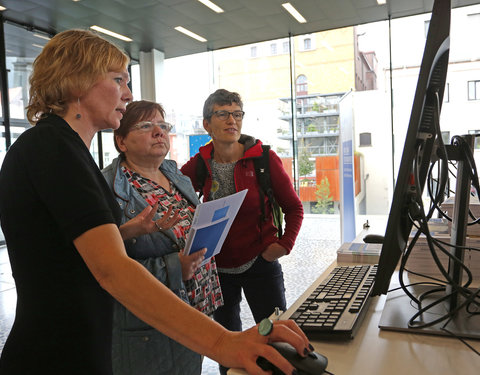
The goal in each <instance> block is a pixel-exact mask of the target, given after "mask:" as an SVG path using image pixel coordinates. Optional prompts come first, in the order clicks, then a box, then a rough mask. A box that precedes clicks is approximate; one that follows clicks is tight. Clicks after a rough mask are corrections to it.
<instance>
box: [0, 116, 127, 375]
mask: <svg viewBox="0 0 480 375" xmlns="http://www.w3.org/2000/svg"><path fill="white" fill-rule="evenodd" d="M119 219H120V212H119V207H118V203H116V201H115V200H114V198H113V195H112V193H111V191H110V189H109V187H108V185H107V184H106V182H105V179H104V178H103V175H102V174H101V172H100V170H99V169H98V167H97V165H96V164H95V161H94V160H93V158H92V156H91V155H90V152H89V150H88V149H87V147H86V146H85V144H84V143H83V141H82V140H81V138H80V137H79V135H78V134H77V133H76V132H75V131H73V130H72V129H71V128H70V126H69V125H68V124H67V123H66V122H65V121H64V120H63V119H61V118H60V117H58V116H53V115H52V116H49V117H48V118H47V119H45V120H41V121H40V122H38V124H37V125H36V126H34V127H33V128H31V129H29V130H27V131H25V132H24V133H23V134H22V135H20V137H19V138H18V140H17V141H16V142H15V143H14V144H13V145H12V147H11V148H10V150H9V151H8V153H7V155H6V157H5V160H4V162H3V166H2V169H1V171H0V222H1V225H2V230H3V233H4V235H5V239H6V242H7V247H8V254H9V257H10V263H11V265H12V271H13V277H14V279H15V283H16V287H17V310H16V316H15V321H14V324H13V327H12V330H11V332H10V335H9V337H8V339H7V342H6V344H5V347H4V348H3V352H2V356H1V358H0V373H1V374H2V375H7V374H22V375H28V374H40V373H42V374H43V373H48V374H51V375H54V374H62V375H65V374H69V375H70V374H89V375H96V374H99V375H100V374H101V375H107V374H111V373H112V369H111V332H112V297H111V296H110V295H109V294H108V293H107V292H106V291H105V290H103V289H102V288H101V287H100V285H99V284H98V282H97V281H96V280H95V278H94V277H93V275H92V274H91V273H90V271H89V270H88V268H87V266H86V265H85V263H84V262H83V259H82V258H81V257H80V255H79V253H78V252H77V250H76V248H75V247H74V245H73V242H72V241H73V240H74V239H75V238H77V237H78V236H79V235H81V234H82V233H84V232H86V231H87V230H89V229H92V228H94V227H96V226H99V225H102V224H107V223H115V224H117V225H118V224H119Z"/></svg>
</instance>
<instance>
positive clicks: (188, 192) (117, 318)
mask: <svg viewBox="0 0 480 375" xmlns="http://www.w3.org/2000/svg"><path fill="white" fill-rule="evenodd" d="M122 160H123V159H122V157H121V156H119V157H118V158H116V159H115V160H113V162H112V164H110V165H109V166H108V167H106V168H105V169H104V170H103V171H102V173H103V175H104V177H105V179H106V180H107V183H108V184H109V186H110V188H111V189H112V191H113V193H114V195H115V198H116V200H117V202H118V204H119V206H120V208H121V209H122V212H123V215H122V221H121V224H123V223H125V222H127V221H128V220H130V219H131V218H133V217H135V216H137V215H138V214H139V213H141V212H142V211H143V209H144V208H145V207H147V204H148V203H147V202H146V201H145V199H144V198H143V197H142V196H141V195H140V194H139V193H138V192H137V190H136V189H135V188H133V187H132V185H131V184H130V182H129V181H128V179H127V178H126V176H125V174H124V173H123V172H122V170H121V165H120V163H121V161H122ZM160 170H161V171H162V173H163V174H164V175H165V176H166V177H167V178H168V179H169V180H170V181H171V182H172V184H173V185H174V186H175V187H176V188H177V190H178V191H180V192H181V193H182V194H183V196H184V197H185V198H186V199H187V200H188V201H189V202H190V203H192V204H193V205H195V206H196V205H197V204H198V203H199V201H198V197H197V195H196V193H195V191H194V190H193V187H192V184H191V182H190V179H189V178H188V177H186V176H184V175H183V174H182V173H181V172H180V171H179V170H178V168H177V164H176V162H175V161H173V160H164V161H163V163H162V165H161V166H160ZM157 219H159V216H158V214H155V217H154V220H157ZM124 243H125V247H126V250H127V254H128V255H129V256H130V257H131V258H133V259H135V260H137V261H138V262H139V263H141V264H143V266H144V267H145V268H147V269H148V270H149V271H150V273H152V274H153V275H154V276H155V277H156V278H157V279H158V280H160V281H161V282H162V283H163V284H165V285H166V286H167V287H168V288H169V289H170V290H172V291H173V292H174V293H175V294H176V295H177V296H179V297H180V298H181V299H182V300H184V301H185V302H187V303H188V298H187V292H186V290H185V286H184V284H183V281H182V268H181V265H180V260H179V257H178V251H179V250H180V249H179V246H178V244H177V241H176V237H175V235H174V233H173V231H172V230H162V231H161V232H154V233H150V234H147V235H142V236H139V237H136V238H130V239H128V240H126V241H124ZM165 308H168V306H166V307H165ZM112 358H113V369H114V374H115V375H132V374H143V375H150V374H152V375H153V374H155V375H161V374H165V375H166V374H169V375H175V374H178V375H180V374H200V373H201V358H200V355H199V354H197V353H194V352H192V351H190V350H189V349H187V348H185V347H184V346H183V345H180V344H179V343H177V342H176V341H174V340H171V339H170V338H168V337H167V336H165V335H163V334H162V333H160V332H158V331H157V330H155V329H154V328H152V327H150V326H149V325H147V324H146V323H144V322H143V321H141V320H140V319H138V318H137V317H136V316H135V315H133V314H132V313H130V312H129V311H128V310H127V309H126V308H125V307H123V305H121V304H120V303H118V302H116V303H115V307H114V321H113V350H112Z"/></svg>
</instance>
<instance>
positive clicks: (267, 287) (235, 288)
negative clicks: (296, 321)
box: [213, 255, 286, 374]
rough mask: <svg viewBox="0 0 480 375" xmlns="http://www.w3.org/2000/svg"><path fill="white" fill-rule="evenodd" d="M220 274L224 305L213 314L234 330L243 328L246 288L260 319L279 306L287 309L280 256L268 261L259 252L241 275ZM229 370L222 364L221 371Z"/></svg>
mask: <svg viewBox="0 0 480 375" xmlns="http://www.w3.org/2000/svg"><path fill="white" fill-rule="evenodd" d="M219 278H220V285H221V287H222V294H223V300H224V305H223V306H222V307H219V308H218V309H217V310H216V311H215V312H214V313H213V318H214V319H215V320H216V321H217V322H218V323H220V324H221V325H222V326H224V327H225V328H227V329H229V330H231V331H241V330H242V321H241V320H240V302H241V300H242V289H243V293H244V294H245V298H246V299H247V303H248V306H249V307H250V310H251V311H252V314H253V318H254V319H255V322H256V323H258V322H260V321H261V320H262V319H263V318H268V317H269V316H270V315H272V313H273V312H274V311H275V307H278V308H280V310H283V311H285V310H286V301H285V285H284V282H283V272H282V266H281V265H280V263H279V262H278V260H276V261H274V262H267V261H266V260H265V259H263V257H262V256H261V255H259V256H258V258H257V259H256V261H255V263H254V264H253V265H252V266H251V267H250V268H249V269H248V270H247V271H245V272H243V273H241V274H238V275H232V274H227V273H222V272H219ZM227 370H228V369H226V368H225V367H223V366H220V373H221V374H226V373H227Z"/></svg>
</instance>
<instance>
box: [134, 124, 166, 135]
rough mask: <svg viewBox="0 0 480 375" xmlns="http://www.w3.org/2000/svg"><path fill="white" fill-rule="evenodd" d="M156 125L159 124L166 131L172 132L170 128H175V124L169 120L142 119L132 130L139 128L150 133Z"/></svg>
mask: <svg viewBox="0 0 480 375" xmlns="http://www.w3.org/2000/svg"><path fill="white" fill-rule="evenodd" d="M155 126H158V127H159V128H160V129H161V130H162V131H163V132H164V133H170V130H172V128H173V125H172V124H169V123H168V122H163V121H162V122H152V121H142V122H139V123H138V124H135V125H133V126H132V128H131V130H138V131H141V132H142V133H148V132H151V131H152V130H153V128H154V127H155Z"/></svg>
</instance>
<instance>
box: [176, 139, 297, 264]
mask: <svg viewBox="0 0 480 375" xmlns="http://www.w3.org/2000/svg"><path fill="white" fill-rule="evenodd" d="M239 142H240V143H243V144H244V145H245V153H244V155H243V157H242V158H241V159H240V160H238V161H237V163H236V165H235V170H234V178H235V189H236V191H237V192H238V191H241V190H243V189H248V192H247V195H246V197H245V200H244V201H243V204H242V206H241V207H240V210H239V211H238V214H237V217H236V218H235V220H234V222H233V224H232V226H231V228H230V232H229V234H228V236H227V238H226V239H225V243H224V244H223V247H222V250H221V252H220V254H218V255H216V256H215V259H216V262H217V265H218V267H221V268H234V267H239V266H241V265H243V264H245V263H247V262H248V261H249V260H251V259H253V258H254V257H256V256H257V255H259V254H261V253H262V252H263V251H264V250H265V249H266V248H267V247H268V246H269V245H270V244H271V243H273V242H277V241H278V242H279V244H280V245H281V246H283V247H284V248H285V249H287V251H288V253H290V251H291V250H292V247H293V245H294V243H295V239H296V238H297V235H298V232H299V230H300V227H301V225H302V220H303V207H302V203H301V202H300V199H299V198H298V196H297V193H296V192H295V190H294V189H293V186H292V182H291V181H290V177H289V176H288V175H287V173H286V172H285V170H284V168H283V165H282V161H281V160H280V158H279V157H278V155H277V154H276V153H275V152H274V151H272V150H270V178H271V180H272V188H273V190H274V196H275V199H276V200H277V202H278V204H279V205H280V207H281V208H282V211H283V212H284V214H285V217H284V219H285V223H286V226H285V231H284V234H283V236H282V238H281V239H278V237H277V236H276V233H277V228H276V227H275V226H274V225H273V217H272V213H271V210H270V205H269V204H268V199H267V197H266V196H265V203H264V205H265V216H266V217H267V218H268V220H267V222H264V223H260V216H261V209H260V197H259V189H260V187H259V185H258V182H257V177H256V175H255V167H254V163H253V158H257V157H261V156H262V142H261V141H259V140H255V139H254V138H253V137H250V136H246V135H242V136H241V138H240V140H239ZM212 151H213V143H212V142H210V143H208V144H207V145H205V146H202V147H200V150H199V152H198V153H197V154H196V155H195V156H193V157H192V158H191V159H190V160H189V161H188V162H187V163H186V164H185V165H184V166H183V167H182V168H181V171H182V173H183V174H185V175H187V176H189V177H190V179H191V180H192V184H193V187H194V188H195V190H196V191H199V189H200V187H201V184H199V183H198V182H197V181H196V172H195V171H196V166H197V163H198V158H200V157H202V158H203V159H204V161H205V165H206V167H207V170H208V176H207V178H206V180H205V184H204V187H203V197H204V200H205V201H207V200H208V199H209V196H210V194H209V193H210V188H211V186H212V179H211V173H212V171H211V168H210V163H209V160H210V159H211V157H212V154H213V153H212Z"/></svg>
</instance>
